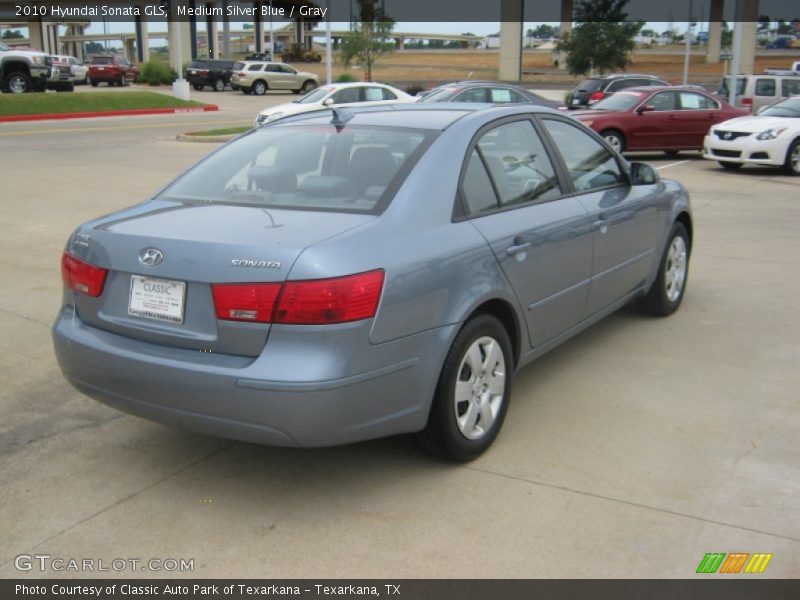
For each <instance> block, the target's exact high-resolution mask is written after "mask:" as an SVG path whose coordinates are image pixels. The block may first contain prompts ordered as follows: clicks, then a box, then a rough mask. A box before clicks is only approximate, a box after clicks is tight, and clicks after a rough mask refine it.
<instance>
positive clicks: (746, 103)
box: [742, 98, 753, 112]
mask: <svg viewBox="0 0 800 600" xmlns="http://www.w3.org/2000/svg"><path fill="white" fill-rule="evenodd" d="M742 108H746V109H747V110H749V111H750V112H753V99H752V98H742Z"/></svg>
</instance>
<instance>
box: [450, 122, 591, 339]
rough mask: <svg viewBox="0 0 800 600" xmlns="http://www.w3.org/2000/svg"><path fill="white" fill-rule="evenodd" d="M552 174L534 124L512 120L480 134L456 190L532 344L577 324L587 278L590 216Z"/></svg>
mask: <svg viewBox="0 0 800 600" xmlns="http://www.w3.org/2000/svg"><path fill="white" fill-rule="evenodd" d="M556 173H557V171H556V169H555V167H554V164H553V162H552V161H551V159H550V157H549V155H548V151H547V149H546V146H545V144H543V142H542V139H541V137H540V135H539V133H538V132H537V130H536V128H535V127H534V124H533V122H532V121H531V120H529V119H527V118H522V119H520V118H517V117H515V118H512V119H510V120H504V121H500V122H497V123H496V124H492V125H490V126H487V127H486V128H484V129H483V130H482V131H481V132H479V134H478V136H477V138H476V141H475V143H474V145H473V146H472V147H471V148H470V150H469V153H468V156H467V160H466V163H465V168H464V173H463V176H462V182H461V186H460V193H461V201H462V207H463V210H464V213H465V214H466V216H467V217H468V218H470V219H471V223H472V224H473V225H474V226H475V228H476V229H478V231H479V232H480V233H481V234H482V235H483V236H484V238H486V240H487V242H488V243H489V245H490V246H491V248H492V251H493V253H494V255H495V257H496V258H497V260H498V262H499V263H500V266H501V267H502V269H503V272H504V273H505V275H506V277H507V278H508V280H509V282H510V284H511V286H512V288H513V289H514V293H515V294H516V296H517V299H518V301H519V304H520V306H521V307H522V310H523V312H524V314H525V320H526V324H527V328H528V334H529V338H530V343H531V345H532V346H539V345H541V344H543V343H545V342H547V341H548V340H550V339H552V338H554V337H555V336H557V335H559V334H560V333H563V332H564V331H566V330H568V329H569V328H570V327H572V326H574V325H575V324H576V323H577V322H578V319H579V318H580V315H581V312H582V310H583V307H584V304H585V302H586V297H587V292H588V283H589V279H590V275H591V254H592V240H591V226H590V223H589V219H588V216H587V212H586V210H585V209H584V208H583V206H582V205H581V203H580V202H579V201H578V200H577V199H576V198H574V197H569V196H567V195H565V194H564V190H563V188H562V183H561V181H560V180H559V178H558V176H557V175H556Z"/></svg>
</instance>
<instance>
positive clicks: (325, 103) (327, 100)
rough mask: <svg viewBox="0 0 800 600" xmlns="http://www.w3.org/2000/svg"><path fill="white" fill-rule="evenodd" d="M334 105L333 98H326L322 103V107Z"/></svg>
mask: <svg viewBox="0 0 800 600" xmlns="http://www.w3.org/2000/svg"><path fill="white" fill-rule="evenodd" d="M332 104H333V98H325V100H324V101H323V102H322V106H331V105H332Z"/></svg>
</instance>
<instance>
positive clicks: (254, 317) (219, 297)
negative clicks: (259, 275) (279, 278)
mask: <svg viewBox="0 0 800 600" xmlns="http://www.w3.org/2000/svg"><path fill="white" fill-rule="evenodd" d="M280 291H281V284H280V283H230V284H214V285H212V286H211V293H212V295H213V296H214V307H215V308H216V311H217V318H218V319H223V320H225V321H252V322H255V323H270V322H272V315H273V313H274V312H275V301H276V300H277V298H278V294H279V293H280Z"/></svg>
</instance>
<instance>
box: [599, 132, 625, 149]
mask: <svg viewBox="0 0 800 600" xmlns="http://www.w3.org/2000/svg"><path fill="white" fill-rule="evenodd" d="M600 135H601V136H603V139H604V140H605V141H606V143H607V144H608V145H609V146H611V147H612V148H613V149H614V150H615V151H616V152H617V153H619V154H622V153H623V152H625V136H624V135H622V133H621V132H619V131H617V130H616V129H606V130H605V131H603V132H602V133H601V134H600Z"/></svg>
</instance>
